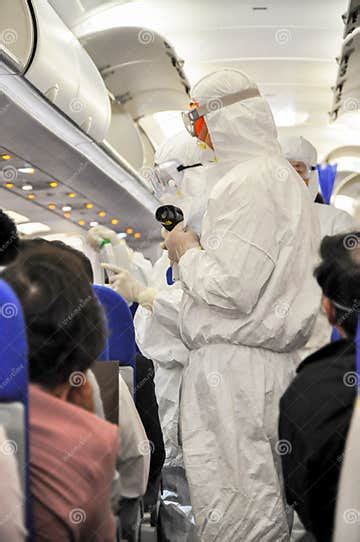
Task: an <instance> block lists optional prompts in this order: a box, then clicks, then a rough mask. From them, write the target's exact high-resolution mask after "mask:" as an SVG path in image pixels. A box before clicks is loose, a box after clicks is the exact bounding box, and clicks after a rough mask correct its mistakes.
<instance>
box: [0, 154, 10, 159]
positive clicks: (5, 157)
mask: <svg viewBox="0 0 360 542" xmlns="http://www.w3.org/2000/svg"><path fill="white" fill-rule="evenodd" d="M1 158H2V160H11V156H10V154H3V155H2V156H1Z"/></svg>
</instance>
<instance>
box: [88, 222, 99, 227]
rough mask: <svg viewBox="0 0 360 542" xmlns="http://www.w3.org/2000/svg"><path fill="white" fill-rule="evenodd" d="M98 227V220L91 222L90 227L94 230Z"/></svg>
mask: <svg viewBox="0 0 360 542" xmlns="http://www.w3.org/2000/svg"><path fill="white" fill-rule="evenodd" d="M98 225H99V222H96V220H94V221H92V222H90V226H91V227H92V228H95V226H98Z"/></svg>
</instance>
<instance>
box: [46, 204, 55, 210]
mask: <svg viewBox="0 0 360 542" xmlns="http://www.w3.org/2000/svg"><path fill="white" fill-rule="evenodd" d="M48 207H49V209H51V210H52V211H53V210H54V209H56V205H55V203H49V205H48Z"/></svg>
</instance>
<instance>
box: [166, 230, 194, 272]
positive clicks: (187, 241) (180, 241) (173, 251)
mask: <svg viewBox="0 0 360 542" xmlns="http://www.w3.org/2000/svg"><path fill="white" fill-rule="evenodd" d="M163 237H164V238H165V243H164V245H165V247H166V248H167V250H168V255H169V260H170V262H171V264H172V265H173V264H174V263H179V260H180V258H181V256H183V255H184V254H185V252H187V251H188V250H190V249H191V248H197V249H199V250H200V249H201V246H200V243H199V237H198V236H197V235H196V233H195V232H194V231H192V230H185V231H180V230H178V229H176V228H174V229H173V230H172V231H171V232H166V234H165V233H164V234H163Z"/></svg>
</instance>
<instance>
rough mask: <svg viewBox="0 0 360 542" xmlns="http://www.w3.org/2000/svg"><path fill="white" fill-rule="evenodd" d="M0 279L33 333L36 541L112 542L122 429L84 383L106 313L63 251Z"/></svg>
mask: <svg viewBox="0 0 360 542" xmlns="http://www.w3.org/2000/svg"><path fill="white" fill-rule="evenodd" d="M1 278H2V279H4V280H6V281H7V282H8V283H9V284H10V285H11V286H12V288H13V289H14V291H15V292H16V293H17V295H18V297H19V299H20V301H21V303H22V306H23V310H24V315H25V320H26V325H27V336H28V343H29V370H30V381H31V384H30V389H29V394H30V455H31V463H30V476H31V494H32V513H33V524H34V530H35V534H36V537H35V539H36V540H37V541H39V542H42V541H55V540H56V541H58V540H61V541H70V540H71V541H73V540H77V541H84V542H85V541H88V540H92V541H98V542H113V541H114V539H115V520H114V517H113V515H112V512H111V507H110V491H111V483H112V480H113V478H114V472H115V463H116V458H117V453H118V429H117V427H116V426H113V425H111V424H110V423H108V422H105V421H103V420H100V419H99V418H98V417H96V416H95V415H94V413H93V412H94V404H93V398H92V389H91V385H90V383H89V381H88V380H87V379H86V372H87V370H88V369H89V368H90V367H91V365H92V363H93V362H94V360H96V358H97V357H98V355H99V354H100V353H101V351H102V350H103V348H104V342H105V324H104V319H103V313H102V310H101V308H100V306H99V304H98V302H97V300H96V297H95V295H94V293H93V290H92V288H91V285H90V284H89V281H88V280H87V278H86V276H85V274H84V271H83V268H82V266H81V265H80V263H79V261H78V259H77V258H76V257H75V256H73V255H72V254H70V253H68V252H67V251H64V250H61V249H58V248H54V247H51V246H48V245H44V246H39V247H38V248H34V249H33V250H28V251H24V252H23V253H21V254H20V255H19V257H18V258H17V259H16V261H15V262H14V263H13V264H11V265H10V266H8V267H7V268H6V270H5V271H3V272H2V273H1Z"/></svg>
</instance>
